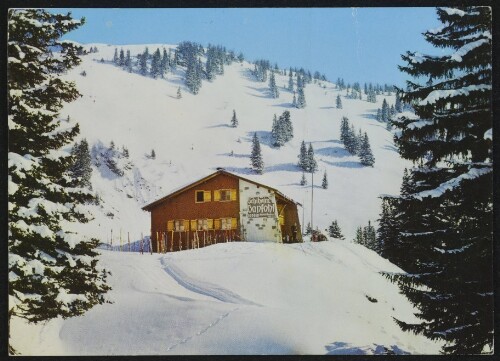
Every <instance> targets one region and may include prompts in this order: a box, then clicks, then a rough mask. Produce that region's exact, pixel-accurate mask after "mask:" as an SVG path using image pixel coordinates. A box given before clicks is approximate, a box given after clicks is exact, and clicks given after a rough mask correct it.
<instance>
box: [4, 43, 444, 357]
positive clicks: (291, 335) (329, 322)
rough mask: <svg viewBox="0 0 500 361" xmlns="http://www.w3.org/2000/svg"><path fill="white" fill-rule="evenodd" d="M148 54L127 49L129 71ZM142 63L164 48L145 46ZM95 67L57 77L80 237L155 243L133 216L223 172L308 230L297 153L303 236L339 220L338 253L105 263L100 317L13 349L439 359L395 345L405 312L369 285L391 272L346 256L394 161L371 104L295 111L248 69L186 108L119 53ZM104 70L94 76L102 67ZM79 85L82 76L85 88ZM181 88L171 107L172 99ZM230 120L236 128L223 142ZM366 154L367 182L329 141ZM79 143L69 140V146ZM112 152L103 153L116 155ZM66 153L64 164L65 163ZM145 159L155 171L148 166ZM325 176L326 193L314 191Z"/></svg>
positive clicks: (295, 251) (26, 330)
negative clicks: (256, 158) (77, 186)
mask: <svg viewBox="0 0 500 361" xmlns="http://www.w3.org/2000/svg"><path fill="white" fill-rule="evenodd" d="M145 46H146V45H128V46H123V48H124V49H125V50H130V52H131V54H132V56H134V55H137V54H139V53H142V52H143V50H144V48H145ZM147 46H148V48H149V50H150V51H154V50H155V49H156V48H160V49H162V48H163V47H165V48H167V49H169V48H172V46H171V45H161V44H149V45H147ZM85 47H86V48H87V49H90V48H91V47H97V48H98V52H97V53H90V54H87V55H83V56H82V59H83V60H82V63H81V64H80V65H79V66H78V67H76V68H75V69H73V70H72V71H71V72H69V73H68V74H65V75H64V77H65V78H66V79H68V80H72V81H74V82H75V83H76V86H77V88H78V90H79V91H80V93H81V94H82V97H81V98H80V99H78V100H76V101H74V102H72V103H69V104H67V105H66V106H65V108H64V111H63V112H62V114H61V115H62V116H63V117H64V118H66V117H68V116H69V117H71V118H72V119H75V120H77V121H78V122H79V124H80V129H81V134H80V136H79V138H80V139H83V138H86V139H87V141H88V143H89V148H90V149H91V156H92V162H93V165H92V167H93V172H92V178H91V183H92V188H93V190H94V191H95V192H96V193H97V195H98V197H99V202H98V203H97V204H94V205H89V206H88V207H89V209H90V212H91V213H92V215H93V217H94V220H93V221H91V222H90V223H88V224H84V225H78V226H77V227H78V229H77V231H79V232H80V233H82V234H85V235H88V236H93V237H97V238H98V239H100V240H101V242H103V243H110V242H111V241H113V245H114V246H117V245H118V244H119V243H122V244H126V242H127V241H128V240H130V242H134V241H137V240H138V239H140V237H141V235H142V236H148V235H149V232H150V214H149V213H148V212H145V211H142V210H141V207H142V206H144V205H145V204H147V203H150V202H152V201H154V200H156V199H159V198H160V197H162V196H165V195H166V194H168V193H170V192H171V191H172V190H174V189H179V187H181V186H183V185H186V184H188V183H190V182H193V181H196V180H198V179H199V178H202V177H204V176H206V175H208V174H210V173H212V172H214V171H215V170H216V168H217V167H223V168H225V169H226V170H228V171H229V172H233V173H236V174H240V175H243V176H244V177H246V178H250V179H252V180H255V181H257V182H259V183H263V184H266V185H269V186H271V187H273V188H276V189H278V190H280V191H281V192H282V193H284V194H285V195H287V196H289V197H291V198H293V199H294V200H296V201H297V202H300V203H301V204H302V205H303V209H300V208H299V217H300V219H301V222H302V219H303V223H304V225H306V224H307V223H308V222H310V220H311V219H310V218H311V187H310V185H311V179H310V175H309V176H308V177H309V178H308V185H307V186H301V185H300V184H299V182H300V179H301V176H302V171H301V170H300V169H299V168H298V166H297V162H298V154H299V149H300V145H301V142H302V141H303V140H304V141H305V142H306V144H308V143H311V144H312V146H313V147H314V151H315V154H316V160H317V162H318V168H319V169H318V172H317V173H316V174H315V176H314V185H315V188H314V227H315V228H316V227H318V228H319V229H320V230H325V229H326V228H327V227H328V226H329V225H330V224H331V222H332V221H333V220H337V221H338V223H339V226H340V228H341V230H342V233H343V234H344V235H345V238H346V240H336V239H331V240H330V241H328V242H322V243H310V242H306V243H303V244H294V245H281V244H271V243H258V244H257V243H228V244H217V245H214V246H210V247H206V248H202V249H197V250H189V251H183V252H176V253H169V254H167V255H158V254H154V255H149V254H147V255H140V254H138V253H128V252H111V251H104V250H102V251H101V253H102V255H101V256H100V261H101V263H102V265H103V266H104V267H105V268H107V269H108V270H110V271H111V273H112V275H111V276H110V279H109V281H110V284H111V286H112V288H113V290H112V291H111V292H110V293H109V295H108V299H109V300H110V301H111V302H113V303H111V304H104V305H99V306H96V307H94V308H93V309H91V310H90V311H89V312H88V313H86V314H85V315H83V316H80V317H75V318H69V319H67V320H61V319H56V320H53V321H50V322H48V323H47V324H41V325H36V326H32V325H26V324H24V323H23V322H21V321H20V320H19V319H15V320H14V322H13V323H12V333H11V334H12V343H13V345H14V347H15V348H16V349H17V350H19V352H21V353H22V354H24V355H30V354H46V355H61V354H64V355H77V354H93V355H111V354H114V355H124V354H131V355H134V354H383V353H397V354H405V353H420V354H421V353H436V352H438V350H439V346H440V345H438V344H437V343H434V342H431V341H429V340H427V339H425V338H423V337H417V336H414V335H412V334H410V333H404V332H402V331H401V330H400V329H399V328H398V326H397V325H396V324H395V322H394V321H393V317H397V318H398V319H402V320H408V321H411V320H412V319H413V317H414V316H413V312H414V310H413V308H412V306H411V305H410V303H409V302H408V301H407V300H406V299H405V298H404V297H403V296H402V295H400V294H399V293H398V288H397V287H396V286H395V285H394V284H392V283H390V282H389V281H388V280H387V279H386V278H384V277H383V276H382V275H381V274H380V273H379V272H380V271H388V272H393V271H398V269H397V268H396V267H395V266H394V265H392V264H391V263H390V262H388V261H387V260H385V259H383V258H381V257H380V256H378V255H377V254H375V253H374V252H372V251H369V250H367V249H366V248H364V247H362V246H360V245H356V244H353V243H351V240H352V239H353V238H354V235H355V231H356V228H357V227H358V226H366V225H367V224H368V221H371V222H372V223H376V220H377V218H378V216H379V213H380V199H379V197H380V196H381V195H383V194H396V193H398V192H399V187H400V182H401V178H402V174H403V169H404V168H405V167H408V166H409V164H408V163H407V162H406V161H404V160H402V159H401V158H400V157H399V155H398V153H397V150H396V148H395V147H394V145H393V141H392V137H393V136H392V134H391V132H389V131H388V130H386V126H385V123H381V122H378V121H377V120H376V119H375V115H376V113H377V109H378V108H381V106H382V102H383V100H384V98H385V99H386V100H387V102H388V103H389V104H394V102H395V99H394V96H384V95H379V96H377V102H376V103H369V102H367V101H366V97H365V96H363V100H353V99H348V98H347V97H345V93H346V92H345V90H343V91H339V89H338V88H337V87H336V85H335V84H333V83H331V82H326V81H318V82H316V83H311V84H308V85H307V86H306V87H305V97H306V101H307V107H306V108H304V109H297V108H295V107H292V98H293V94H292V93H291V92H290V91H288V90H286V87H287V84H288V76H284V75H276V83H277V85H278V87H279V91H280V96H279V98H277V99H274V98H272V97H271V96H270V94H269V89H268V83H267V82H258V81H256V80H255V78H254V76H253V75H252V73H251V70H252V69H253V64H250V63H248V62H246V61H244V62H243V63H239V62H235V63H233V64H232V65H228V66H226V67H225V70H224V75H219V76H217V78H216V79H215V80H214V81H212V82H208V81H203V86H202V87H201V89H200V91H199V93H198V94H197V95H193V94H191V93H190V92H189V91H188V89H187V88H186V87H185V85H184V81H183V75H184V68H182V67H178V68H177V70H175V71H174V72H169V73H168V74H167V75H166V79H153V78H151V77H146V76H142V75H139V74H137V73H136V72H132V73H130V72H128V71H127V70H125V69H122V68H119V67H117V66H115V65H114V64H113V63H112V62H111V61H110V60H111V59H112V58H113V54H114V52H115V49H116V48H118V49H119V48H120V46H118V47H115V46H110V45H103V44H88V45H86V46H85ZM101 58H102V59H103V60H104V61H101ZM82 73H83V74H85V75H82ZM179 87H180V89H181V92H182V97H181V98H180V99H179V98H178V97H177V91H178V88H179ZM338 95H340V97H341V99H342V103H343V109H337V108H336V106H335V102H336V98H337V96H338ZM233 109H234V110H235V111H236V114H237V117H238V121H239V125H238V127H236V128H233V127H230V126H229V124H230V120H231V117H232V115H233ZM285 110H288V111H290V114H291V122H292V124H293V129H294V132H293V135H294V137H293V139H292V140H291V141H290V142H288V143H286V144H285V145H284V146H283V147H281V148H279V149H278V148H275V147H273V146H272V145H271V126H272V121H273V116H274V114H276V115H277V116H279V115H281V114H282V113H283V111H285ZM343 116H346V117H348V118H349V122H350V123H351V124H353V125H354V127H355V129H356V132H357V130H358V129H361V130H362V131H363V132H365V131H366V132H367V134H368V136H369V138H370V144H371V149H372V151H373V154H374V157H375V164H374V167H365V166H362V165H361V163H360V160H359V158H358V157H357V156H352V155H351V154H350V153H349V152H347V150H346V149H345V148H344V145H343V144H342V142H341V141H340V124H341V118H342V117H343ZM255 132H256V133H257V135H258V137H259V138H260V142H261V147H262V156H263V160H264V163H265V168H264V173H263V174H262V175H257V174H255V173H253V172H252V170H251V169H250V151H251V138H252V136H253V134H254V133H255ZM78 140H79V139H78ZM111 142H112V143H113V145H111ZM67 150H68V151H69V150H70V148H68V149H67ZM152 150H154V152H155V154H156V156H155V157H151V151H152ZM325 171H326V173H327V175H328V182H329V187H328V189H323V188H322V187H321V178H322V176H323V173H324V172H325Z"/></svg>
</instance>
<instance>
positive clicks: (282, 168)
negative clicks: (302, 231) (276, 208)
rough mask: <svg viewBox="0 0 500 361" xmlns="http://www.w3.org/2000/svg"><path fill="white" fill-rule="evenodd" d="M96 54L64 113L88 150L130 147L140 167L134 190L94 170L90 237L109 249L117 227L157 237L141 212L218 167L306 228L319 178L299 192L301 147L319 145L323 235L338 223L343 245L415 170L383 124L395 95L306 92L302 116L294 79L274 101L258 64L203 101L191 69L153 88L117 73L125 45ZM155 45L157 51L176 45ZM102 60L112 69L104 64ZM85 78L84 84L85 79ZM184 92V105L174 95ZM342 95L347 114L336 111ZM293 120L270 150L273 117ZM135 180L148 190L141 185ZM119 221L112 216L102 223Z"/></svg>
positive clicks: (317, 220) (218, 83)
mask: <svg viewBox="0 0 500 361" xmlns="http://www.w3.org/2000/svg"><path fill="white" fill-rule="evenodd" d="M93 46H96V47H97V48H98V50H99V52H98V53H91V54H88V55H85V56H83V62H82V64H81V65H80V66H79V67H77V68H75V69H73V70H72V71H71V73H69V74H68V75H67V76H66V78H68V79H70V80H73V81H75V82H76V84H77V87H78V89H79V91H80V92H81V94H82V98H81V99H79V100H77V101H75V102H73V103H70V104H68V105H67V106H66V108H65V110H64V112H65V114H67V115H70V116H71V117H72V118H74V119H76V120H77V121H78V122H79V123H80V127H81V137H85V138H87V140H88V141H89V144H90V146H91V147H92V146H93V145H95V144H96V143H98V142H101V143H102V144H104V145H105V146H108V145H109V143H110V142H111V141H114V143H115V144H116V146H117V148H120V147H122V146H125V147H126V148H127V149H128V150H129V151H130V161H131V162H132V163H133V165H134V167H133V168H132V169H131V170H129V171H127V172H125V176H124V178H125V180H124V179H120V177H113V176H111V177H110V176H108V175H107V174H106V172H104V173H103V172H102V170H101V171H97V169H94V172H93V179H92V182H93V185H94V189H95V190H96V191H97V192H98V194H99V196H100V197H101V199H102V200H103V202H102V203H101V208H100V209H96V210H95V212H94V213H95V215H96V221H95V222H93V223H92V224H89V225H88V227H86V229H87V231H86V232H88V233H92V234H93V235H94V236H97V237H99V238H101V239H102V240H103V241H104V242H106V241H108V239H109V237H110V231H111V229H113V230H114V234H115V235H117V234H118V232H119V229H121V230H122V231H123V232H124V233H125V232H130V236H131V237H132V238H133V239H138V238H139V237H140V233H141V232H142V233H143V234H144V235H146V234H148V233H149V229H150V225H149V214H148V213H146V212H143V211H142V210H141V209H140V208H141V206H142V205H144V204H145V203H148V202H150V201H153V200H155V199H158V198H159V197H161V196H163V195H166V194H167V193H169V192H170V191H171V190H172V189H176V188H178V187H179V186H181V185H185V184H186V183H188V182H191V181H195V180H197V179H199V178H201V177H203V176H205V175H207V174H209V173H211V172H213V171H214V170H215V168H216V167H224V168H226V170H228V171H231V172H234V173H238V174H244V175H245V176H246V177H248V178H251V179H254V180H256V181H259V182H261V183H263V184H268V185H270V186H272V187H275V188H277V189H279V190H280V191H282V192H283V193H284V194H286V195H288V196H290V197H291V198H293V199H295V200H296V201H298V202H300V203H301V204H302V205H303V206H304V208H303V209H304V223H305V225H307V223H308V222H309V221H310V214H311V211H310V207H311V194H310V192H311V188H310V184H311V180H310V179H308V186H307V187H303V186H300V185H299V182H300V178H301V175H302V173H301V171H300V170H299V168H298V167H297V166H296V164H297V161H298V158H297V156H298V154H299V148H300V143H301V142H302V140H305V141H306V143H309V142H311V143H312V145H313V147H314V150H315V154H316V158H317V161H318V166H319V170H318V172H317V173H316V174H315V179H314V184H315V187H316V188H315V192H314V194H315V197H314V198H315V199H314V202H315V203H314V222H313V223H314V227H315V228H316V226H317V227H319V229H320V230H324V229H325V228H327V227H328V226H329V225H330V223H331V222H332V220H334V219H337V220H338V222H339V225H340V227H341V229H342V231H343V233H344V235H345V236H346V238H347V239H352V238H353V237H354V234H355V229H356V227H358V226H361V225H363V226H364V225H366V224H367V223H368V220H371V221H372V223H373V222H374V221H375V220H376V219H377V218H378V215H379V213H380V200H379V199H378V197H379V196H380V195H381V194H394V193H397V192H398V190H399V186H400V181H401V176H402V171H403V168H404V167H405V166H408V164H407V163H406V162H405V161H404V160H402V159H401V158H400V157H399V156H398V153H397V152H396V149H395V148H394V146H393V142H392V135H391V133H390V132H389V131H387V130H386V129H385V124H383V123H379V122H378V121H376V120H375V115H376V111H377V108H380V107H381V105H382V101H383V99H384V98H385V99H386V100H387V102H388V103H389V104H394V96H383V95H379V96H378V97H377V103H369V102H367V101H366V100H365V98H366V97H365V96H364V97H363V100H352V99H348V98H346V97H345V90H344V91H339V90H338V89H336V86H335V85H334V84H332V83H330V82H324V81H321V82H319V84H314V83H311V84H309V85H307V87H306V88H305V95H306V100H307V107H306V108H304V109H297V108H294V107H292V97H293V94H292V93H291V92H289V91H288V90H286V89H285V87H286V86H287V82H288V76H283V75H276V83H277V85H278V87H279V90H280V96H279V98H277V99H273V98H271V96H270V94H269V90H268V84H267V82H258V81H256V80H255V78H254V77H253V75H252V74H251V69H253V65H251V64H249V63H248V62H243V63H242V64H240V63H239V62H235V63H233V64H232V65H230V66H226V67H225V73H224V75H220V76H218V77H217V78H216V79H215V80H214V81H213V82H207V81H203V86H202V87H201V89H200V92H199V94H197V95H192V94H190V93H189V91H188V90H187V88H186V87H185V85H184V83H183V74H184V70H183V68H180V67H178V68H177V70H175V71H174V73H172V72H169V73H168V74H167V75H166V79H153V78H151V77H145V76H141V75H139V74H137V73H129V72H127V71H126V70H124V69H122V68H119V67H117V66H115V65H114V64H112V62H110V61H109V60H111V59H112V58H113V53H114V51H115V49H116V48H117V49H120V47H119V46H117V47H115V46H109V45H103V44H89V45H87V46H86V48H90V47H93ZM147 46H148V48H149V49H150V52H152V51H154V50H155V49H156V48H160V49H162V48H163V47H165V48H167V49H169V48H171V47H172V46H170V45H161V44H148V45H147ZM145 47H146V45H127V46H123V49H126V50H130V51H131V54H132V56H134V55H137V54H139V53H141V52H143V50H144V48H145ZM101 58H102V59H104V60H105V62H104V63H101V62H100V61H99V60H100V59H101ZM82 71H85V72H86V76H82V75H80V73H81V72H82ZM179 86H180V87H181V90H182V98H181V99H177V96H176V94H177V89H178V87H179ZM339 94H340V95H341V98H342V103H343V109H336V107H335V99H336V97H337V95H339ZM233 109H234V110H235V111H236V113H237V116H238V120H239V126H238V127H237V128H231V127H229V122H230V119H231V117H232V112H233ZM284 110H289V111H290V113H291V120H292V124H293V127H294V138H293V139H292V141H290V142H289V143H287V144H286V145H285V146H283V147H281V148H280V149H277V148H274V147H272V146H271V144H270V130H271V126H272V119H273V115H274V114H276V115H277V116H279V115H281V114H282V113H283V111H284ZM342 116H347V117H348V118H349V121H350V123H351V124H353V125H354V126H355V128H356V130H357V129H359V128H361V129H362V130H363V131H366V132H367V133H368V136H369V137H370V144H371V148H372V150H373V153H374V156H375V166H374V167H373V168H371V167H363V166H362V165H361V164H360V162H359V158H358V157H357V156H351V155H350V154H349V153H348V152H347V151H346V150H345V149H344V147H343V145H342V143H341V142H340V139H339V138H340V121H341V117H342ZM254 132H257V134H258V136H259V137H260V140H261V145H262V152H263V160H264V163H265V169H264V174H263V175H255V174H253V173H252V172H251V170H250V168H249V167H250V159H249V155H250V149H251V136H252V135H253V133H254ZM152 149H154V150H155V153H156V159H154V160H153V159H148V158H147V157H146V156H145V155H146V154H150V153H151V150H152ZM231 152H232V154H233V155H232V156H231ZM324 171H326V172H327V175H328V181H329V188H328V189H327V190H324V189H321V188H320V185H321V177H322V175H323V172H324ZM138 172H139V173H140V174H138ZM138 177H139V178H143V179H144V180H143V181H141V182H137V181H136V180H134V179H137V178H138ZM122 178H123V177H122ZM146 188H147V189H146ZM127 194H128V195H129V196H127ZM138 194H139V195H138ZM131 196H132V197H131ZM110 213H111V214H113V218H110V217H109V216H108V217H106V216H104V215H105V214H110ZM299 213H302V212H301V211H300V210H299ZM299 216H300V217H302V214H299Z"/></svg>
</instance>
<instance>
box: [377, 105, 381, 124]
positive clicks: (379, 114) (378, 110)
mask: <svg viewBox="0 0 500 361" xmlns="http://www.w3.org/2000/svg"><path fill="white" fill-rule="evenodd" d="M377 121H378V122H381V121H382V110H381V109H380V108H378V109H377Z"/></svg>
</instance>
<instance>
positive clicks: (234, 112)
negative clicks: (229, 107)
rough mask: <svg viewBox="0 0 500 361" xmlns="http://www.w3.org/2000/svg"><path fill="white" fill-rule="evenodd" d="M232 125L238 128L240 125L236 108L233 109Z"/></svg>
mask: <svg viewBox="0 0 500 361" xmlns="http://www.w3.org/2000/svg"><path fill="white" fill-rule="evenodd" d="M231 126H232V127H233V128H236V127H237V126H238V118H237V117H236V110H234V109H233V117H232V118H231Z"/></svg>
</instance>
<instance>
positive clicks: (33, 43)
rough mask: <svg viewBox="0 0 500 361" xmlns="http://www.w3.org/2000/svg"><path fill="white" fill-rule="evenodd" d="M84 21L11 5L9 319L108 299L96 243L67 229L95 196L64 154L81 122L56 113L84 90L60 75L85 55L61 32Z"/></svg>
mask: <svg viewBox="0 0 500 361" xmlns="http://www.w3.org/2000/svg"><path fill="white" fill-rule="evenodd" d="M82 24H83V20H74V19H72V18H71V16H70V14H67V15H64V14H57V15H56V14H51V13H49V12H47V11H45V10H43V9H11V10H10V11H9V21H8V34H9V43H8V46H7V51H8V67H9V72H8V74H7V75H8V87H9V92H8V96H9V98H8V103H7V104H8V114H9V128H10V129H9V155H8V157H9V165H8V172H9V173H8V174H9V204H10V205H9V215H8V224H9V235H8V250H9V266H8V275H9V276H8V277H9V287H8V293H9V311H8V315H9V319H10V318H11V317H13V316H17V317H20V318H24V319H25V320H27V321H28V322H34V323H36V322H40V321H45V320H49V319H52V318H56V317H59V316H61V317H71V316H77V315H81V314H83V313H84V312H85V311H86V310H88V309H90V308H92V307H93V306H94V305H96V304H101V303H103V302H105V299H104V293H105V292H106V291H107V290H108V289H109V287H108V286H107V285H106V283H105V281H106V275H107V272H106V271H104V270H102V269H100V266H99V265H98V261H97V252H95V248H96V247H97V245H98V243H99V241H98V240H97V239H91V240H89V239H85V238H84V237H80V236H79V235H78V234H77V233H74V232H72V231H70V230H69V229H70V228H68V227H69V226H70V223H77V222H79V223H85V222H86V221H88V218H87V217H88V215H87V213H86V212H84V211H83V210H82V204H84V203H86V202H89V201H92V200H93V199H94V197H93V195H92V194H91V193H89V191H88V190H85V189H84V188H81V187H78V180H77V179H73V178H71V176H70V171H69V168H70V166H71V161H72V159H73V157H72V156H71V155H70V154H67V155H63V154H62V149H63V148H64V147H66V146H67V145H68V144H71V142H72V141H73V139H74V138H75V137H76V136H77V135H78V133H79V127H78V124H76V123H69V124H67V123H65V124H64V126H61V118H60V117H59V112H60V110H61V109H62V107H63V106H64V105H65V104H66V103H68V102H71V101H74V100H76V99H77V98H78V97H79V96H80V94H79V93H78V90H77V89H76V87H75V85H74V83H73V82H69V81H65V80H63V79H62V78H61V74H63V73H65V72H66V71H67V70H69V69H71V68H73V67H74V66H76V65H78V64H79V63H80V61H81V60H80V58H79V57H78V56H77V53H78V49H79V48H80V47H79V46H77V45H76V44H74V43H72V42H67V41H62V40H61V37H62V36H63V35H64V34H66V33H68V32H70V31H72V30H74V29H77V28H78V27H80V26H81V25H82ZM54 51H60V54H59V55H58V56H52V53H53V52H54ZM63 220H64V221H65V225H63V224H62V221H63ZM10 351H11V352H13V349H12V348H11V349H10Z"/></svg>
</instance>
